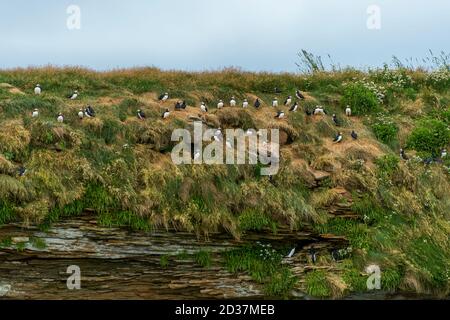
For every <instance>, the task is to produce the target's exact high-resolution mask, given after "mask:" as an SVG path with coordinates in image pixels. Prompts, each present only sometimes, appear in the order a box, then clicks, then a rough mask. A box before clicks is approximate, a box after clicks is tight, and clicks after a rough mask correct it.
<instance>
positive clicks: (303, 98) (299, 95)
mask: <svg viewBox="0 0 450 320" xmlns="http://www.w3.org/2000/svg"><path fill="white" fill-rule="evenodd" d="M295 96H296V97H297V98H298V99H300V100H305V96H304V95H303V94H302V93H301V92H300V90H298V89H297V91H295Z"/></svg>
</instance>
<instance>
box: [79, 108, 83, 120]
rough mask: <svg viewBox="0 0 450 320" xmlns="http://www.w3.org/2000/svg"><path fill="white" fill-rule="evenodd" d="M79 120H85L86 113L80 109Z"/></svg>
mask: <svg viewBox="0 0 450 320" xmlns="http://www.w3.org/2000/svg"><path fill="white" fill-rule="evenodd" d="M78 118H79V119H80V120H81V119H83V118H84V112H83V109H80V111H78Z"/></svg>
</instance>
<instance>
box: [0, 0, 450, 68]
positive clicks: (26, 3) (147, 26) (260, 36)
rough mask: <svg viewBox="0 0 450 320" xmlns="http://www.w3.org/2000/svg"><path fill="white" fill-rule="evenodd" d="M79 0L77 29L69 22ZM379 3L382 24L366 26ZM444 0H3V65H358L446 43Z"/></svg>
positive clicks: (448, 9) (449, 10)
mask: <svg viewBox="0 0 450 320" xmlns="http://www.w3.org/2000/svg"><path fill="white" fill-rule="evenodd" d="M69 5H77V6H78V7H79V8H80V11H81V20H80V21H81V29H79V30H78V29H75V30H69V29H68V28H67V19H68V17H69V14H67V12H66V10H67V7H68V6H69ZM370 5H378V6H379V8H380V10H381V11H380V13H381V15H380V17H381V29H379V30H370V29H368V28H367V19H368V18H369V15H368V14H367V8H368V7H369V6H370ZM449 18H450V1H446V0H378V1H377V0H372V1H366V0H220V1H219V0H128V1H124V0H72V1H66V0H59V1H54V0H39V1H34V0H33V1H30V0H0V68H11V67H26V66H30V65H33V66H36V65H46V64H53V65H81V66H86V67H89V68H94V69H99V70H105V69H112V68H118V67H131V66H156V67H160V68H162V69H184V70H205V69H207V70H210V69H219V68H223V67H229V66H236V67H242V68H243V69H245V70H255V71H260V70H263V71H290V72H291V71H296V65H295V62H296V59H297V56H296V53H297V52H298V51H299V50H300V49H306V50H308V51H311V52H313V53H315V54H318V55H322V56H326V55H327V54H330V55H331V56H332V57H333V60H334V61H335V62H339V63H341V64H342V65H352V66H356V67H367V66H381V65H382V63H383V62H386V61H389V60H390V59H391V57H392V55H397V56H399V57H401V58H406V57H424V56H426V55H427V52H428V49H432V50H433V51H435V52H439V51H442V50H444V51H446V52H450V41H449V36H450V19H449Z"/></svg>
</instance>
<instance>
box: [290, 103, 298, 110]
mask: <svg viewBox="0 0 450 320" xmlns="http://www.w3.org/2000/svg"><path fill="white" fill-rule="evenodd" d="M297 109H298V103H297V102H295V103H294V104H293V105H292V106H291V107H290V108H289V111H291V112H297Z"/></svg>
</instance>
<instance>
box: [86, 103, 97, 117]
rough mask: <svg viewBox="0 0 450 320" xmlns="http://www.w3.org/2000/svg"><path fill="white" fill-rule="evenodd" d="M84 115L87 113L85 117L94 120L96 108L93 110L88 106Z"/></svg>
mask: <svg viewBox="0 0 450 320" xmlns="http://www.w3.org/2000/svg"><path fill="white" fill-rule="evenodd" d="M84 113H85V115H86V116H87V117H88V118H93V117H95V111H94V108H92V107H91V106H90V105H88V106H87V107H86V109H85V110H84Z"/></svg>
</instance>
